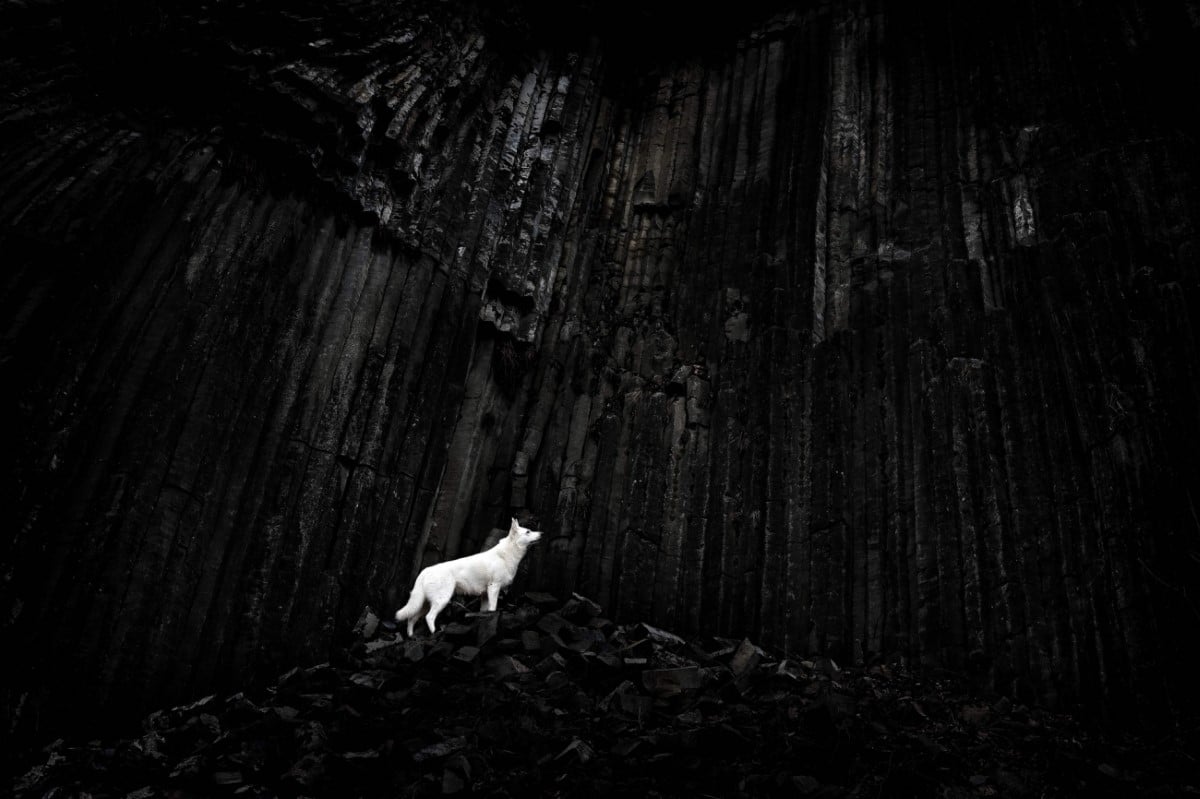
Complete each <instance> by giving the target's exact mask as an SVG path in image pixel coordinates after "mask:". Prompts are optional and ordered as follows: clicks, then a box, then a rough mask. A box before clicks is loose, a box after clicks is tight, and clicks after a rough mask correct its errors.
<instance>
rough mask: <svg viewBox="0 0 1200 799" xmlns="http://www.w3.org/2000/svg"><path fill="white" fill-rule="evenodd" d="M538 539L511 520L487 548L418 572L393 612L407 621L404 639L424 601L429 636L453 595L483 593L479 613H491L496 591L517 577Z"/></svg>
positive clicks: (525, 528) (497, 593) (536, 532)
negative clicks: (404, 602) (404, 601)
mask: <svg viewBox="0 0 1200 799" xmlns="http://www.w3.org/2000/svg"><path fill="white" fill-rule="evenodd" d="M541 537H542V534H541V533H539V532H538V531H536V530H530V529H529V528H528V527H522V526H521V525H520V524H518V523H517V520H516V519H513V520H512V526H510V527H509V528H508V535H507V536H505V537H504V538H502V539H500V543H498V544H496V546H494V547H492V548H491V549H486V550H484V551H483V552H480V553H478V554H475V555H467V556H466V557H465V558H455V559H454V560H448V561H446V562H445V563H437V564H434V565H433V566H428V567H426V568H424V569H421V573H420V574H418V575H417V581H416V582H415V583H413V589H412V593H411V594H409V595H408V604H407V605H405V606H404V607H402V608H400V609H399V610H398V611H396V621H405V620H407V621H408V636H409V638H411V637H412V634H413V625H415V624H416V623H417V617H418V616H420V615H421V609H422V608H424V607H425V603H426V602H428V603H429V613H428V614H426V616H425V623H426V624H428V625H429V632H430V633H432V632H433V629H434V624H435V623H436V622H437V616H438V614H439V613H441V612H442V608H444V607H446V605H448V604H450V598H451V597H452V596H454V595H455V594H467V595H468V596H479V595H480V594H483V593H485V592H486V593H487V600H486V601H485V602H484V604H483V610H485V611H492V610H495V609H496V603H497V602H498V601H499V600H500V589H502V588H507V587H508V586H509V585H510V584H511V583H512V581H513V577H515V576H516V575H517V566H518V565H519V564H520V563H521V558H523V557H525V552H526V550H528V549H529V545H530V544H532V543H533V542H534V541H537V540H538V539H539V538H541Z"/></svg>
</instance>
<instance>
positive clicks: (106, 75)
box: [0, 0, 1200, 723]
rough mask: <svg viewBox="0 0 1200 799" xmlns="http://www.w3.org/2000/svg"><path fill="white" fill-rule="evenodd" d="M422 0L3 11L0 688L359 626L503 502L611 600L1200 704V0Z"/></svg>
mask: <svg viewBox="0 0 1200 799" xmlns="http://www.w3.org/2000/svg"><path fill="white" fill-rule="evenodd" d="M395 6H396V4H390V3H387V4H385V3H378V4H376V3H372V2H363V3H358V4H352V6H351V7H348V8H347V7H343V6H342V5H341V4H329V5H328V6H325V5H322V4H321V3H315V2H314V3H306V4H302V6H300V7H299V8H300V10H295V9H292V10H288V11H286V12H279V13H275V12H267V11H263V10H258V11H255V10H253V9H246V8H239V9H235V8H226V7H224V6H223V5H221V4H217V5H214V6H212V7H209V6H208V5H206V4H200V3H196V4H190V3H189V4H184V8H183V9H182V10H179V11H178V12H172V13H171V14H169V15H168V14H165V13H160V12H159V13H156V12H151V11H148V10H147V7H146V4H141V5H138V6H137V7H136V8H134V4H130V5H129V6H128V8H127V10H129V17H128V18H126V17H118V18H117V19H118V22H115V23H114V22H111V21H110V22H109V23H107V24H109V25H111V26H112V27H110V28H104V27H103V26H101V28H100V31H101V33H95V34H94V35H88V31H89V30H91V29H90V28H89V27H88V24H85V23H89V20H90V21H93V22H94V20H92V18H91V17H83V16H81V14H85V13H88V12H80V11H76V10H75V9H72V8H67V9H63V8H60V7H59V6H57V5H55V4H53V3H48V4H29V5H21V6H19V7H12V8H9V9H6V10H5V11H4V12H2V13H3V15H4V16H5V17H7V18H8V20H9V22H10V23H11V24H5V25H4V26H2V27H0V29H2V30H4V31H5V32H4V33H3V34H0V36H2V37H3V44H4V47H3V51H4V52H5V53H8V55H5V56H4V59H5V62H4V66H5V69H4V70H3V71H2V72H0V75H2V76H3V77H0V81H2V82H3V83H2V86H3V103H2V105H0V253H3V258H4V264H5V268H4V269H3V270H2V276H0V280H2V281H3V282H2V285H3V294H2V299H0V302H3V325H4V331H5V332H4V338H3V358H2V359H0V378H2V381H3V385H4V389H3V392H4V396H5V401H6V408H5V419H6V420H7V425H6V426H7V427H8V436H7V437H8V439H9V441H10V442H11V444H10V446H9V452H10V457H9V463H10V466H9V470H8V475H7V482H8V484H9V486H10V489H11V491H12V494H13V498H14V499H13V501H12V502H10V503H9V505H8V507H9V508H10V515H9V518H10V524H9V525H8V528H7V531H6V533H5V535H4V537H3V539H2V543H0V546H2V547H3V550H0V551H2V552H3V556H2V559H3V562H4V564H5V567H4V568H5V573H4V574H5V579H4V583H3V593H4V597H5V602H6V617H5V618H6V621H5V624H6V632H5V635H6V639H7V640H8V641H10V642H11V644H12V645H11V646H9V647H8V649H9V651H18V652H19V653H20V654H19V656H17V660H18V664H19V665H20V667H21V670H22V676H21V678H20V681H19V682H18V683H17V684H16V685H15V686H14V688H13V690H12V693H11V695H10V696H9V699H8V706H9V712H10V713H13V714H16V715H19V716H22V717H23V718H24V717H28V716H29V715H30V713H32V712H33V711H32V710H30V709H31V708H35V707H40V708H43V710H44V713H45V714H46V718H48V719H49V718H54V717H55V714H56V713H57V712H58V711H57V710H56V708H61V707H63V706H65V705H66V704H68V703H69V702H71V701H77V700H78V701H82V702H83V703H84V704H85V706H87V707H92V708H110V709H112V708H117V707H121V708H125V709H127V710H130V711H131V712H132V711H136V710H138V709H142V708H146V707H149V706H151V705H153V704H155V703H161V702H165V701H176V700H182V699H184V698H186V697H190V696H196V695H200V694H202V693H206V692H210V691H212V690H216V689H236V687H238V686H240V685H242V684H243V683H244V682H245V681H246V680H247V679H249V678H252V677H254V676H256V675H258V676H262V675H274V674H277V673H278V672H279V671H282V670H284V669H285V668H287V667H289V666H291V665H295V664H299V663H307V662H316V661H320V660H324V659H326V658H327V657H328V653H329V651H330V646H331V644H333V643H334V642H335V641H336V640H337V639H338V636H339V635H341V634H343V633H344V631H345V630H347V629H348V628H349V627H350V626H351V625H352V624H353V623H354V621H355V619H356V618H357V617H358V614H359V613H360V611H361V610H362V608H363V606H364V605H365V604H371V605H373V606H374V607H376V609H377V610H380V611H384V610H389V611H390V610H394V608H395V606H396V602H397V600H398V599H399V600H402V599H403V596H404V593H405V592H406V591H407V589H408V585H409V582H410V581H411V579H412V577H413V576H414V575H415V573H416V572H417V571H418V570H419V569H420V568H421V567H422V566H423V565H428V564H429V563H432V562H436V561H438V560H442V559H445V558H449V557H456V556H459V555H463V554H467V553H470V552H474V551H477V550H478V549H479V548H481V547H482V546H485V545H487V544H489V543H490V542H491V541H492V540H493V538H492V536H493V535H494V534H495V532H494V530H495V528H497V527H499V526H502V525H506V524H507V519H508V517H509V516H511V515H516V516H518V517H519V518H521V519H522V521H523V522H525V523H527V524H529V525H530V526H535V527H538V528H539V529H542V530H543V531H544V532H545V540H544V543H543V544H542V545H540V546H539V547H538V548H537V549H535V550H534V551H533V552H532V553H531V554H530V556H529V557H528V559H527V565H526V566H525V567H524V568H523V574H522V577H521V578H520V580H519V582H518V586H517V587H522V588H536V589H538V590H544V591H557V592H562V591H569V590H575V591H579V592H581V593H583V594H586V595H588V596H590V597H592V598H594V599H596V600H598V601H599V602H600V603H601V604H602V605H604V606H605V607H606V608H607V611H608V612H609V613H610V614H614V615H615V616H616V617H617V618H618V619H628V620H634V619H645V620H647V621H650V622H652V623H657V624H662V625H666V626H670V627H672V628H673V629H676V630H679V631H681V632H700V631H705V632H712V633H717V634H727V635H731V636H749V637H751V638H753V639H754V640H756V641H758V642H760V643H763V644H768V645H772V646H776V647H779V648H784V649H787V650H788V651H790V652H795V653H801V652H821V653H825V654H829V655H832V656H833V657H834V658H835V659H844V660H849V661H863V660H868V659H871V658H874V657H885V658H886V657H901V656H903V657H907V658H909V659H911V661H912V662H914V663H922V664H926V665H930V666H938V667H945V668H950V669H956V670H960V669H962V670H969V671H971V672H972V673H974V674H977V675H979V676H980V677H981V679H982V680H983V681H984V682H985V683H986V684H988V685H990V686H993V687H995V688H996V689H998V690H1000V691H1003V692H1005V693H1009V694H1011V695H1014V696H1018V697H1021V698H1022V699H1024V700H1027V701H1028V700H1035V701H1042V702H1048V703H1052V704H1054V703H1062V704H1068V705H1071V704H1075V703H1086V704H1087V705H1088V706H1089V707H1093V708H1102V709H1104V710H1105V712H1107V711H1113V712H1121V711H1123V710H1128V709H1130V708H1133V707H1136V706H1141V707H1145V708H1152V707H1153V708H1160V709H1162V708H1169V707H1171V706H1172V704H1173V703H1176V702H1178V701H1181V700H1186V699H1187V698H1188V696H1189V689H1188V688H1187V687H1186V686H1187V685H1188V683H1187V682H1186V681H1185V680H1184V679H1183V671H1182V669H1183V663H1184V661H1183V655H1182V653H1181V651H1180V650H1179V649H1178V646H1179V645H1180V644H1177V643H1176V642H1186V641H1188V640H1190V639H1191V638H1192V637H1193V636H1194V635H1195V634H1196V633H1197V632H1198V631H1200V610H1198V608H1197V605H1198V604H1200V603H1198V602H1197V599H1196V597H1195V594H1196V590H1195V588H1194V586H1195V585H1197V584H1200V583H1198V580H1200V554H1198V553H1200V538H1198V536H1200V521H1198V518H1200V517H1198V516H1197V512H1196V507H1197V498H1196V490H1197V489H1196V486H1197V485H1200V459H1198V458H1197V455H1196V454H1195V453H1196V451H1197V447H1198V445H1200V411H1198V408H1200V352H1198V344H1200V342H1198V339H1197V332H1196V328H1195V326H1194V325H1195V322H1194V317H1196V315H1197V312H1198V308H1197V303H1198V296H1200V295H1198V288H1197V272H1196V268H1197V228H1196V223H1197V199H1198V198H1197V190H1196V186H1197V182H1196V178H1197V166H1198V165H1197V160H1196V155H1195V148H1194V140H1195V134H1196V130H1195V129H1194V127H1193V126H1192V123H1191V122H1190V121H1189V119H1188V115H1187V114H1184V113H1182V112H1180V110H1179V108H1180V105H1181V104H1182V103H1184V101H1183V100H1182V99H1181V98H1182V97H1184V96H1186V95H1187V93H1188V92H1189V91H1190V90H1191V89H1194V88H1196V87H1195V85H1194V84H1195V77H1194V76H1195V75H1197V74H1200V71H1197V70H1196V66H1197V65H1196V64H1195V63H1193V59H1190V57H1189V56H1188V55H1187V54H1188V53H1189V52H1191V53H1194V52H1198V51H1197V49H1196V45H1197V41H1196V38H1197V37H1196V29H1197V20H1198V19H1200V16H1197V15H1196V14H1195V13H1193V11H1194V10H1191V7H1190V6H1189V5H1187V4H1182V3H1181V4H1178V5H1175V4H1158V5H1155V6H1154V7H1153V8H1148V7H1143V6H1140V5H1136V4H1128V5H1127V6H1121V7H1116V6H1114V7H1111V8H1109V7H1105V8H1103V9H1098V8H1076V7H1075V5H1074V4H1071V3H1067V2H1050V3H1046V2H1040V3H1021V4H1016V5H1013V4H1006V5H1005V6H1004V8H1003V11H1002V13H1001V12H999V11H997V13H995V14H991V13H987V12H978V11H973V12H971V13H970V14H968V13H967V12H966V11H964V10H963V9H961V8H959V7H958V6H959V4H947V6H946V7H944V8H939V9H936V10H934V9H930V10H925V11H921V12H917V11H914V10H911V9H908V8H907V7H901V6H895V7H893V6H890V5H889V6H888V7H885V6H884V4H882V3H874V2H865V0H864V2H854V1H852V0H847V1H846V2H840V1H839V2H830V3H819V4H818V3H813V4H805V5H803V6H801V7H799V8H776V7H774V6H771V7H769V8H762V7H761V6H760V5H754V6H753V8H750V9H746V10H745V14H746V15H747V18H746V19H738V20H730V24H729V25H728V26H727V27H728V30H717V29H716V28H722V27H724V26H720V25H710V26H709V27H707V28H706V29H705V30H704V31H703V33H702V35H697V36H696V37H695V38H694V39H689V37H688V36H687V35H685V31H684V29H683V28H680V27H679V21H678V20H677V19H675V18H674V17H668V16H664V15H663V14H656V13H655V12H639V13H642V16H637V13H635V9H633V8H632V7H624V8H625V12H623V13H629V14H631V15H633V16H635V17H636V19H637V20H638V21H639V22H638V24H639V25H641V26H642V27H641V28H639V29H638V30H636V31H634V30H630V31H625V32H623V28H622V26H621V25H617V24H614V23H613V22H612V19H611V18H606V24H603V25H597V26H596V30H597V31H598V35H595V36H589V35H587V33H586V32H580V28H579V27H575V28H572V29H571V32H570V34H569V35H567V34H564V35H562V36H556V35H554V21H553V20H550V21H547V20H546V19H541V18H539V17H538V15H539V14H544V13H550V11H549V10H548V9H546V8H543V7H541V6H539V5H537V4H529V5H523V4H512V5H509V6H507V7H506V8H504V9H503V10H502V11H498V10H497V9H496V8H492V7H480V8H477V9H476V8H463V9H448V8H446V7H444V4H440V3H428V4H427V3H414V4H407V5H404V6H403V7H399V8H397V7H395ZM130 9H132V10H130ZM577 10H579V11H580V12H582V13H585V14H592V15H593V21H594V20H595V19H598V18H599V16H598V15H602V12H601V11H597V10H595V9H592V8H591V7H590V6H585V7H581V8H580V9H577ZM731 13H737V12H736V10H735V11H731ZM631 18H632V17H631ZM130 19H132V20H133V21H132V22H130V21H129V20H130ZM735 22H736V24H734V23H735ZM586 27H587V26H584V28H585V29H586ZM101 34H103V35H101ZM105 36H108V38H107V39H106V38H105ZM151 43H153V44H151ZM656 43H659V44H661V45H662V46H661V48H658V49H656ZM138 48H144V51H145V53H147V54H148V55H147V56H146V58H147V61H146V63H147V64H150V65H152V66H153V70H150V69H149V68H148V67H146V66H145V65H141V64H140V63H139V62H137V60H136V59H131V58H128V57H122V55H121V54H122V53H126V52H139V53H140V52H142V50H138ZM139 75H140V76H141V78H138V76H139ZM1168 81H1170V82H1171V83H1170V86H1174V87H1175V88H1170V87H1169V84H1168ZM1180 82H1183V84H1184V85H1183V87H1182V88H1180V87H1179V83H1180ZM1189 87H1190V88H1189ZM14 647H15V649H14ZM47 723H48V722H47Z"/></svg>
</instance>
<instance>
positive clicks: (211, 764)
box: [15, 592, 1200, 799]
mask: <svg viewBox="0 0 1200 799" xmlns="http://www.w3.org/2000/svg"><path fill="white" fill-rule="evenodd" d="M507 604H508V603H506V605H507ZM463 610H464V609H463V608H462V607H461V606H460V607H457V608H454V610H453V611H452V612H451V614H450V618H452V619H453V620H452V621H451V622H450V623H449V624H448V625H446V626H445V628H444V629H443V630H439V631H438V632H437V634H436V635H434V636H432V637H425V636H424V635H419V636H417V637H416V638H415V639H413V640H408V641H404V640H401V639H400V637H399V636H398V635H396V634H394V633H387V632H385V631H383V630H382V629H380V627H379V624H378V619H377V618H376V617H375V616H374V614H373V613H371V612H370V611H369V610H368V611H366V612H364V614H363V616H362V618H361V619H360V621H359V624H358V626H357V629H356V632H358V633H359V634H360V635H361V636H362V638H359V640H357V641H356V642H355V643H354V645H353V646H352V647H351V649H350V650H349V651H345V650H341V649H338V650H336V651H335V661H334V662H333V663H322V664H319V665H316V666H311V667H309V668H306V669H300V668H296V669H292V670H290V671H289V672H287V673H286V674H284V675H282V676H280V677H279V678H278V679H277V680H274V681H272V682H271V683H270V684H269V685H264V686H261V687H260V688H259V689H257V690H251V691H239V692H238V693H236V694H233V695H231V696H206V697H203V698H202V699H199V700H197V701H195V702H192V703H189V704H188V705H185V706H180V707H174V708H170V709H163V710H156V711H154V712H153V713H151V714H150V715H148V716H147V717H146V718H145V719H144V720H143V721H142V725H141V730H140V731H139V732H138V733H135V734H134V735H133V736H130V737H125V738H106V739H99V740H92V741H88V742H86V743H85V742H83V741H75V740H63V739H59V740H56V741H54V742H53V743H51V744H50V745H49V746H47V747H46V748H45V749H44V750H43V751H42V752H40V753H36V754H32V756H31V757H30V758H29V760H30V762H32V763H33V764H34V765H32V766H31V767H30V768H28V770H27V771H25V772H24V774H23V775H22V776H21V777H20V778H19V779H18V780H17V781H16V782H15V787H16V795H17V796H18V797H42V796H67V795H80V796H82V795H84V794H86V795H88V796H92V797H96V799H101V797H106V796H115V797H122V796H123V797H126V799H143V798H148V797H154V796H165V795H170V796H174V797H190V796H224V795H231V796H254V797H270V796H331V797H345V796H364V797H366V796H397V795H401V796H454V795H463V796H496V797H501V796H529V795H534V796H547V797H551V796H562V797H568V796H595V797H607V796H650V797H652V796H680V797H697V796H701V797H706V796H711V797H716V796H720V797H750V796H753V797H767V796H780V797H784V796H786V797H797V796H799V797H825V798H826V799H832V797H858V796H861V797H877V796H903V797H917V796H937V797H956V798H958V797H961V798H963V799H965V797H987V796H1006V797H1039V798H1040V797H1054V796H1062V797H1071V796H1081V795H1087V796H1112V797H1125V796H1132V795H1137V796H1163V797H1181V796H1187V795H1195V794H1200V787H1197V779H1198V778H1200V769H1197V768H1196V764H1195V760H1194V758H1193V757H1191V756H1190V755H1189V754H1188V752H1189V750H1190V751H1192V752H1194V751H1195V746H1196V743H1197V741H1196V732H1197V731H1196V730H1194V729H1193V730H1190V731H1189V732H1188V733H1187V734H1185V735H1180V734H1168V735H1166V736H1163V737H1160V738H1159V739H1158V740H1156V741H1155V742H1154V743H1153V744H1151V743H1150V742H1148V741H1142V740H1138V739H1136V738H1131V737H1129V736H1127V735H1121V734H1112V733H1108V734H1105V733H1101V732H1099V731H1097V730H1096V729H1094V728H1089V727H1087V726H1083V725H1080V724H1079V723H1078V721H1076V720H1073V719H1071V718H1069V717H1066V716H1061V715H1055V714H1053V713H1047V712H1045V711H1043V710H1038V709H1030V708H1028V707H1025V706H1023V705H1014V704H1013V703H1012V702H1011V701H1009V700H1008V699H1005V698H1001V699H999V700H997V699H996V698H995V697H991V698H985V697H982V696H980V695H979V694H977V693H975V692H973V691H971V690H970V689H969V688H967V687H966V686H964V685H963V684H961V683H960V682H957V681H955V680H954V679H952V678H946V677H943V678H940V679H939V678H936V677H934V676H930V675H924V676H920V675H916V674H913V673H910V672H909V671H908V670H907V669H905V667H904V666H903V665H902V664H900V663H898V662H894V663H891V664H881V663H880V664H874V665H872V666H870V667H867V668H853V669H849V670H843V669H841V668H840V667H839V666H838V664H837V663H835V662H834V661H832V660H830V659H829V658H825V657H816V658H814V659H812V660H792V659H788V658H780V657H778V655H777V654H774V653H770V652H767V651H764V650H763V649H762V648H760V647H758V646H756V645H755V644H753V643H752V642H751V641H749V640H742V641H741V642H738V641H736V640H732V639H722V638H712V637H709V638H701V639H696V640H693V641H691V642H688V641H685V640H684V639H683V638H681V637H679V636H677V635H675V634H674V633H671V632H669V631H666V630H661V629H659V628H656V627H653V626H650V625H646V624H631V625H623V626H617V625H614V624H613V622H612V621H610V620H609V619H607V618H605V617H604V616H602V615H601V614H602V609H601V608H600V606H599V605H597V604H596V603H594V602H592V601H591V600H589V599H586V598H584V597H581V596H578V595H576V596H574V597H571V598H569V599H568V600H567V601H566V602H565V603H564V602H562V601H561V600H559V599H557V598H555V597H553V596H550V595H547V594H541V593H536V592H531V593H529V594H527V595H526V596H525V597H524V598H523V600H522V601H519V602H518V603H514V605H511V606H509V608H506V609H505V610H504V611H503V612H502V613H500V614H490V613H485V614H478V613H476V614H464V613H463Z"/></svg>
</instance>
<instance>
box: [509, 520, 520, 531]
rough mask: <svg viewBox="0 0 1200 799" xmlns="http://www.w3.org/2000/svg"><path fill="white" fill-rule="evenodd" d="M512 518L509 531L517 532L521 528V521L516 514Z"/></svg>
mask: <svg viewBox="0 0 1200 799" xmlns="http://www.w3.org/2000/svg"><path fill="white" fill-rule="evenodd" d="M511 518H512V525H511V526H510V527H509V528H508V531H509V532H510V533H515V532H516V531H517V530H519V529H521V523H520V522H518V521H517V517H516V516H513V517H511Z"/></svg>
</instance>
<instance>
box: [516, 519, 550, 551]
mask: <svg viewBox="0 0 1200 799" xmlns="http://www.w3.org/2000/svg"><path fill="white" fill-rule="evenodd" d="M508 537H509V538H510V539H512V540H513V541H516V542H517V543H518V544H522V545H524V546H529V545H530V544H532V543H533V542H534V541H537V540H538V539H539V538H541V537H542V534H541V533H540V532H538V531H537V530H530V529H529V528H528V527H522V526H521V523H520V522H518V521H517V520H516V519H513V520H512V524H511V525H510V526H509V528H508Z"/></svg>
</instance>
